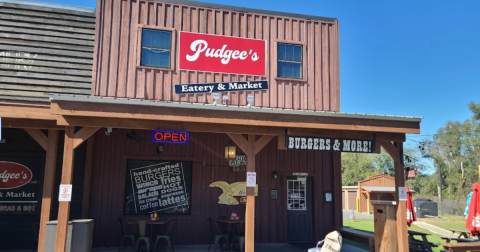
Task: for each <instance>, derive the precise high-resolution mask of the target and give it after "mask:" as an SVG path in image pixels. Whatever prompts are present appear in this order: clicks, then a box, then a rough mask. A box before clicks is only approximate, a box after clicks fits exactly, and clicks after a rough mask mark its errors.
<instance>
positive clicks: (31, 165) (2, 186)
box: [0, 157, 41, 215]
mask: <svg viewBox="0 0 480 252" xmlns="http://www.w3.org/2000/svg"><path fill="white" fill-rule="evenodd" d="M5 159H7V160H9V161H0V215H25V214H35V213H36V212H37V211H38V210H39V206H38V200H39V189H40V184H39V173H40V172H39V169H38V167H39V166H38V164H39V163H41V162H40V161H41V159H39V158H29V157H22V158H5ZM27 166H28V167H27Z"/></svg>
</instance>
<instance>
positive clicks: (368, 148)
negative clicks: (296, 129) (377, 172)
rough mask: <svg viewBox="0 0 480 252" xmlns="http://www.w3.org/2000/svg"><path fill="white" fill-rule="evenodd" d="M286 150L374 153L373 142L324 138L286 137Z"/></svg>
mask: <svg viewBox="0 0 480 252" xmlns="http://www.w3.org/2000/svg"><path fill="white" fill-rule="evenodd" d="M287 148H288V149H289V150H318V151H338V152H359V153H374V151H375V141H373V140H357V139H339V138H324V137H300V136H288V138H287Z"/></svg>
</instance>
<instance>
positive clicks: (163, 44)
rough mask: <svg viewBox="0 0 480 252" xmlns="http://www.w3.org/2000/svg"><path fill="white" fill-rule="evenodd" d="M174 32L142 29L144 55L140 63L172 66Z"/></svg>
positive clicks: (143, 64)
mask: <svg viewBox="0 0 480 252" xmlns="http://www.w3.org/2000/svg"><path fill="white" fill-rule="evenodd" d="M171 48H172V32H170V31H161V30H151V29H142V57H141V62H140V65H142V66H154V67H166V68H169V67H170V56H171Z"/></svg>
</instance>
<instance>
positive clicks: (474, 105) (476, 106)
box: [468, 102, 480, 120]
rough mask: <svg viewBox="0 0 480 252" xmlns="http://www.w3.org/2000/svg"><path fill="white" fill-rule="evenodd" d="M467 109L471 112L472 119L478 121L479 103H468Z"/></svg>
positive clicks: (479, 117)
mask: <svg viewBox="0 0 480 252" xmlns="http://www.w3.org/2000/svg"><path fill="white" fill-rule="evenodd" d="M468 108H469V109H470V110H471V111H472V113H473V118H474V119H476V120H480V103H474V102H470V104H468Z"/></svg>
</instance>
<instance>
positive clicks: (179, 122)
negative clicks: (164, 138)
mask: <svg viewBox="0 0 480 252" xmlns="http://www.w3.org/2000/svg"><path fill="white" fill-rule="evenodd" d="M50 100H51V114H52V115H55V116H57V124H58V125H60V126H90V127H114V128H131V129H170V130H189V131H193V132H217V133H237V134H262V135H277V136H281V135H285V134H290V135H303V136H319V137H322V136H323V137H337V138H355V139H376V140H378V141H380V140H383V141H397V142H403V141H405V133H420V122H421V118H418V117H399V116H379V115H367V114H348V113H338V112H326V111H303V110H288V109H272V108H257V107H238V106H224V105H223V106H214V105H210V104H192V103H172V102H163V101H150V100H137V99H127V98H107V97H92V96H72V95H51V96H50Z"/></svg>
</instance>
